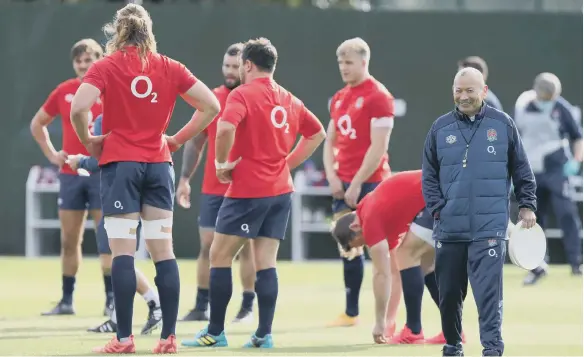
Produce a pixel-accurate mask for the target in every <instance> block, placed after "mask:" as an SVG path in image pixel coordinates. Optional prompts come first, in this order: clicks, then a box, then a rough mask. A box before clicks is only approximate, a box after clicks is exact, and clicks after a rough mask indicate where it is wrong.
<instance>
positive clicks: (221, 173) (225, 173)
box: [215, 157, 241, 183]
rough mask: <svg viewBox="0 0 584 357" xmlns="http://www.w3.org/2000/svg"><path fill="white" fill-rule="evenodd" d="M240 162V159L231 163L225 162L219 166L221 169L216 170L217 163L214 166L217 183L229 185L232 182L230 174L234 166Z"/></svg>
mask: <svg viewBox="0 0 584 357" xmlns="http://www.w3.org/2000/svg"><path fill="white" fill-rule="evenodd" d="M240 161H241V157H240V158H239V159H237V160H235V161H233V162H229V161H228V162H226V163H224V164H221V165H222V167H221V168H218V167H217V163H216V164H215V167H216V171H215V172H216V174H217V179H218V180H219V182H221V183H230V182H231V180H232V177H231V172H232V171H233V169H234V168H235V166H236V165H237V164H239V162H240Z"/></svg>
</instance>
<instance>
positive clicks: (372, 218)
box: [357, 170, 425, 249]
mask: <svg viewBox="0 0 584 357" xmlns="http://www.w3.org/2000/svg"><path fill="white" fill-rule="evenodd" d="M424 206H425V203H424V196H423V195H422V170H415V171H403V172H400V173H397V174H395V175H393V176H391V177H389V178H387V179H385V180H383V181H382V182H381V183H380V184H379V186H377V187H376V188H375V190H373V191H372V192H370V193H369V194H368V195H366V196H365V197H364V198H363V200H361V202H360V203H359V204H358V205H357V216H358V217H359V221H360V222H361V228H362V230H363V237H364V238H365V244H367V246H368V247H371V246H374V245H375V244H377V243H379V242H381V241H382V240H384V239H387V242H388V243H389V248H390V249H393V248H395V247H396V246H397V244H398V242H399V238H398V236H399V235H400V234H402V233H404V232H406V231H407V230H408V226H409V224H410V223H412V221H413V220H414V218H415V217H416V216H417V215H418V213H420V211H422V210H423V209H424Z"/></svg>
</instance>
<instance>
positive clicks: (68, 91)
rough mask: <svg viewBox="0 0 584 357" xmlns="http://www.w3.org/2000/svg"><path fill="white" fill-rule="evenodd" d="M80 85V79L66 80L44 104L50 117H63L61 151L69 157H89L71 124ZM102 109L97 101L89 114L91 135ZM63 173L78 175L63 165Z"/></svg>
mask: <svg viewBox="0 0 584 357" xmlns="http://www.w3.org/2000/svg"><path fill="white" fill-rule="evenodd" d="M80 85H81V80H80V79H79V78H72V79H69V80H66V81H65V82H63V83H61V84H59V85H58V86H57V88H55V89H54V90H53V91H52V92H51V94H50V95H49V97H48V98H47V100H46V101H45V103H44V104H43V110H44V111H45V112H46V113H47V114H48V115H50V116H51V117H53V118H54V117H56V116H57V115H59V116H60V117H61V124H62V128H63V143H62V146H61V149H62V150H63V151H65V152H66V153H67V154H69V155H77V154H82V155H89V153H88V152H87V150H86V149H85V146H83V144H81V142H80V141H79V137H77V134H76V133H75V129H73V124H71V116H70V115H71V101H72V100H73V96H74V95H75V93H76V92H77V89H78V88H79V86H80ZM101 109H102V107H101V100H97V102H95V104H93V106H92V107H91V110H90V111H89V113H88V121H89V131H90V132H91V133H93V122H94V121H95V119H96V118H97V117H98V116H99V115H100V114H101ZM61 172H62V173H65V174H72V175H77V172H76V171H73V170H72V169H71V167H69V165H63V167H61Z"/></svg>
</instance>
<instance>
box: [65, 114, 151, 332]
mask: <svg viewBox="0 0 584 357" xmlns="http://www.w3.org/2000/svg"><path fill="white" fill-rule="evenodd" d="M101 118H102V115H99V116H98V117H97V119H95V122H94V123H93V134H94V135H101V134H102V131H101ZM66 163H67V165H69V167H71V169H73V171H77V170H78V169H84V170H87V171H88V172H90V173H91V174H92V175H93V174H95V175H99V165H98V162H97V160H96V159H95V158H93V157H91V156H85V155H82V154H77V155H69V157H68V159H67V162H66ZM140 232H141V230H140V229H138V232H137V233H136V237H137V238H136V240H137V243H138V244H139V242H140ZM95 238H96V241H97V250H98V253H99V254H100V255H101V254H107V255H110V256H111V254H112V252H111V249H110V247H109V242H108V237H107V232H106V231H105V227H104V223H103V219H102V220H101V221H100V222H99V226H98V228H97V232H96V234H95ZM136 279H137V282H136V291H137V292H138V293H139V294H140V295H142V297H143V298H144V300H145V301H146V304H147V305H148V318H147V320H146V324H145V325H144V327H143V328H142V332H141V333H142V334H143V335H147V334H150V333H151V332H152V331H154V330H155V329H157V328H158V327H159V325H160V324H161V323H162V310H161V309H160V298H159V297H158V293H157V292H156V290H154V289H152V288H151V287H150V284H148V280H147V279H146V277H145V276H144V274H142V272H140V271H139V270H138V268H136ZM117 330H118V324H117V319H116V314H115V307H114V311H113V312H112V314H111V317H110V318H109V319H107V320H106V321H105V322H104V323H102V324H101V325H98V326H96V327H93V328H90V329H88V330H87V331H88V332H97V333H104V332H117Z"/></svg>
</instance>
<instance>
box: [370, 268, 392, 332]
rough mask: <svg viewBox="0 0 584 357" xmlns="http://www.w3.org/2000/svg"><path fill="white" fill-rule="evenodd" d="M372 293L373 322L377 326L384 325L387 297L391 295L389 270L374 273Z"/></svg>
mask: <svg viewBox="0 0 584 357" xmlns="http://www.w3.org/2000/svg"><path fill="white" fill-rule="evenodd" d="M388 270H389V267H388ZM373 294H374V296H375V322H376V324H377V325H378V326H384V325H385V321H386V320H385V319H386V316H387V306H388V304H389V297H390V295H391V275H390V274H389V271H387V272H385V271H378V272H375V273H374V275H373Z"/></svg>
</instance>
